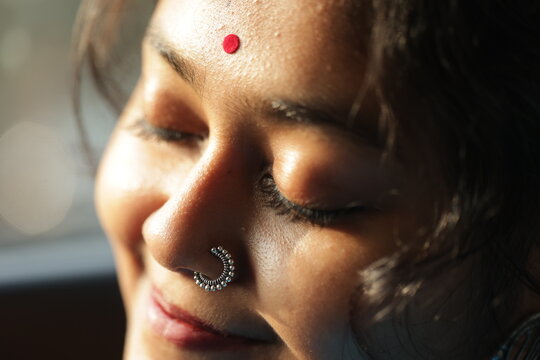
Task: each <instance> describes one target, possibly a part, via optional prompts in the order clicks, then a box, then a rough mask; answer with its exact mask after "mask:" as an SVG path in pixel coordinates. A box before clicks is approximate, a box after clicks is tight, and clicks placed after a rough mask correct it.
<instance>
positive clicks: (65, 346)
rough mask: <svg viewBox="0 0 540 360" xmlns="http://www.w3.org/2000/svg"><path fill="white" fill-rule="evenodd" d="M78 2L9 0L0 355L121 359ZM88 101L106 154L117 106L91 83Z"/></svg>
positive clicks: (0, 129) (0, 86)
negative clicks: (81, 60)
mask: <svg viewBox="0 0 540 360" xmlns="http://www.w3.org/2000/svg"><path fill="white" fill-rule="evenodd" d="M148 2H150V1H148ZM78 6H79V2H78V1H73V0H0V324H1V325H0V359H27V358H28V359H34V358H37V357H39V358H40V359H63V358H65V359H86V358H88V359H92V358H94V359H95V358H100V359H108V358H111V359H113V358H116V359H118V358H120V352H121V345H122V336H123V326H124V325H123V321H124V319H123V310H122V308H121V302H120V298H119V294H118V288H117V284H116V280H115V275H114V263H113V257H112V254H111V251H110V249H109V246H108V244H107V241H106V239H105V236H104V235H103V233H102V231H101V229H100V227H99V225H98V221H97V218H96V215H95V213H94V206H93V201H92V198H93V177H92V172H91V169H90V168H89V167H88V164H87V163H86V162H85V156H84V154H83V150H82V146H81V140H80V137H79V134H78V131H77V127H76V123H75V119H74V115H73V110H72V107H71V83H70V81H71V65H70V59H69V55H70V44H71V33H72V26H73V23H74V21H75V17H76V12H77V8H78ZM149 9H150V8H149V6H146V8H145V9H143V10H142V11H144V12H145V16H142V17H139V24H137V26H138V27H139V29H140V28H141V24H142V23H144V22H145V20H146V19H147V17H148V14H149ZM137 11H139V12H140V11H141V9H139V10H137ZM134 38H135V37H134ZM134 48H135V49H136V48H137V45H136V44H135V46H134ZM137 54H138V52H137V51H135V52H133V54H132V55H130V56H128V57H126V59H127V63H129V65H130V67H131V68H132V69H135V68H137V64H138V57H137ZM132 75H133V76H132V78H133V79H134V78H136V76H135V75H136V71H133V74H132ZM130 76H131V75H130ZM86 88H87V86H85V90H87V89H86ZM83 101H84V118H85V122H86V127H87V129H88V132H89V133H90V138H91V142H92V145H93V147H94V148H95V149H94V152H95V153H96V155H99V154H100V153H101V152H102V150H103V148H104V145H105V144H106V141H107V138H108V136H109V134H110V132H111V130H112V128H113V126H114V121H115V120H114V119H115V117H116V115H115V114H113V113H112V112H111V111H110V110H109V109H108V108H107V107H106V105H105V104H104V103H103V101H101V100H100V99H99V98H98V96H97V94H95V92H93V91H90V90H88V91H84V92H83ZM77 349H78V350H79V351H81V350H82V353H75V352H76V351H77Z"/></svg>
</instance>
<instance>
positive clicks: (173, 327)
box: [148, 289, 261, 351]
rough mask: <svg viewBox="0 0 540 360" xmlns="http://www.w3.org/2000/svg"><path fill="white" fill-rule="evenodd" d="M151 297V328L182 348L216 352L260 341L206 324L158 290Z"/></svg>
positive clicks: (149, 315)
mask: <svg viewBox="0 0 540 360" xmlns="http://www.w3.org/2000/svg"><path fill="white" fill-rule="evenodd" d="M149 300H150V301H149V307H148V320H149V322H150V326H151V328H152V330H153V331H154V332H155V333H156V334H158V335H159V336H161V337H163V338H165V339H166V340H167V341H169V342H171V343H174V344H176V345H178V346H180V347H182V348H185V349H190V350H208V351H216V350H231V349H236V348H238V347H245V346H249V345H255V344H260V343H261V342H260V341H257V340H253V339H249V338H247V337H242V336H237V335H232V334H227V333H224V332H222V331H219V330H217V329H215V328H213V327H212V326H210V325H208V324H205V323H204V322H203V321H201V320H200V319H198V318H196V317H194V316H193V315H191V314H190V313H188V312H187V311H185V310H183V309H181V308H179V307H176V306H174V305H172V304H170V303H168V302H167V301H166V300H165V299H164V298H163V296H162V294H161V293H160V292H159V291H158V290H157V289H153V290H152V291H151V294H150V299H149Z"/></svg>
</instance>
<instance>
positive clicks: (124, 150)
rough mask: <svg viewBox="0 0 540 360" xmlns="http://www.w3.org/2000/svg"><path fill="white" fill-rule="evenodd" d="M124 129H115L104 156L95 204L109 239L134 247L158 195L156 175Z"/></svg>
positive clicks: (157, 199)
mask: <svg viewBox="0 0 540 360" xmlns="http://www.w3.org/2000/svg"><path fill="white" fill-rule="evenodd" d="M122 132H123V131H122V130H116V132H115V134H114V135H113V138H112V139H111V141H110V143H109V145H108V148H107V151H106V153H105V155H104V157H103V159H102V162H101V165H100V169H99V173H98V177H97V182H96V205H97V211H98V215H99V218H100V221H101V222H102V225H103V227H104V229H105V231H106V232H107V235H109V239H110V240H111V241H112V242H113V243H116V242H117V241H123V242H125V244H124V245H128V246H133V245H136V243H137V242H138V241H140V225H141V223H142V221H143V220H144V219H145V218H146V217H147V215H148V214H146V213H147V212H148V211H151V210H150V209H152V208H155V207H154V203H156V202H159V196H156V191H155V188H156V184H155V183H154V182H153V181H152V180H151V179H152V178H153V177H154V176H155V175H156V174H155V173H154V171H152V170H150V169H151V168H150V169H149V167H148V161H147V160H146V159H145V155H144V151H142V149H141V148H140V146H138V144H137V142H136V141H135V140H131V139H129V137H128V136H126V135H125V134H123V133H122ZM155 178H159V177H155ZM120 239H121V240H120Z"/></svg>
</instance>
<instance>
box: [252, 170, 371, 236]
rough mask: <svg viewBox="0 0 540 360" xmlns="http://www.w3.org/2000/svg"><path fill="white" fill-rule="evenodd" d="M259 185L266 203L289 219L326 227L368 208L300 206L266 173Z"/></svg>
mask: <svg viewBox="0 0 540 360" xmlns="http://www.w3.org/2000/svg"><path fill="white" fill-rule="evenodd" d="M258 187H259V191H260V192H261V194H262V195H263V201H264V205H265V206H267V207H269V208H271V209H274V210H275V211H276V212H277V214H278V215H283V216H287V217H288V218H289V220H290V221H293V222H304V223H309V224H311V225H315V226H320V227H325V226H329V225H332V224H333V223H334V222H335V221H337V220H338V219H339V218H340V217H342V216H344V215H347V214H351V213H357V212H363V211H366V210H367V208H366V207H364V206H354V207H350V208H343V209H336V210H324V209H315V208H312V207H304V206H300V205H298V204H295V203H293V202H292V201H290V200H289V199H287V198H286V197H285V196H283V195H282V194H281V192H280V191H279V189H278V187H277V185H276V183H275V181H274V178H273V177H272V175H270V174H266V175H265V176H263V177H262V178H261V180H260V181H259V184H258Z"/></svg>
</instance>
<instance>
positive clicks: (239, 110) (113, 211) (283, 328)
mask: <svg viewBox="0 0 540 360" xmlns="http://www.w3.org/2000/svg"><path fill="white" fill-rule="evenodd" d="M349 11H350V9H348V8H347V6H346V5H345V4H341V3H340V2H336V1H317V5H316V6H314V5H313V2H312V1H307V0H294V1H291V0H287V1H285V0H283V1H273V2H271V4H270V3H267V2H263V1H242V2H236V1H235V2H231V1H229V2H223V1H219V2H218V1H210V0H204V1H203V0H201V1H180V0H163V1H160V2H159V3H158V5H157V8H156V10H155V13H154V16H153V18H152V21H151V25H150V28H151V30H150V31H149V33H150V34H152V35H151V36H149V37H147V38H146V39H145V41H144V43H143V67H142V75H141V78H140V81H139V82H138V85H137V87H136V89H135V91H134V93H133V95H132V98H131V100H130V102H129V104H128V105H127V107H126V109H125V111H124V113H123V114H122V116H121V118H120V120H119V122H118V126H117V128H116V130H115V132H114V134H113V136H112V138H111V140H110V144H109V146H108V149H107V151H106V154H105V156H104V158H103V160H102V163H101V166H100V171H99V175H98V178H97V188H96V203H97V209H98V213H99V217H100V219H101V222H102V225H103V227H104V229H105V231H106V233H107V235H108V237H109V239H110V241H111V244H112V246H113V250H114V252H115V256H116V260H117V267H118V273H119V279H120V285H121V290H122V294H123V298H124V301H125V305H126V311H127V316H128V334H127V342H126V352H125V358H126V359H165V360H166V359H229V358H230V359H233V358H234V359H239V358H241V359H264V358H267V359H342V358H343V359H347V358H356V359H358V358H359V357H360V356H361V355H360V353H361V350H360V349H359V347H358V344H357V342H356V339H357V338H358V333H357V331H355V330H354V328H355V326H353V324H354V323H355V320H356V319H354V318H352V316H353V315H352V314H353V313H355V312H356V311H351V306H350V305H351V304H355V306H357V307H358V308H357V309H354V310H361V307H362V304H361V302H359V301H357V300H358V288H359V286H360V285H361V278H360V276H359V275H358V274H359V272H360V271H361V270H362V269H365V268H366V267H367V266H368V265H369V264H371V263H372V262H373V261H375V260H377V259H379V258H381V257H383V256H385V255H389V254H391V253H392V252H393V251H395V249H396V246H397V245H398V244H400V243H406V242H409V241H413V240H414V239H415V236H416V233H417V231H418V229H420V228H421V227H422V225H423V222H422V221H421V220H422V219H424V222H425V219H426V218H427V217H426V216H425V214H424V213H423V211H422V210H421V209H423V208H425V202H426V200H425V199H426V198H428V195H427V194H425V193H424V192H423V191H422V190H421V189H422V187H421V186H417V187H413V186H412V185H411V184H418V179H413V178H412V177H411V176H410V175H409V174H407V173H406V172H405V171H404V170H403V167H401V166H399V165H398V164H395V165H391V164H386V163H382V162H381V161H380V157H381V154H382V151H381V149H380V148H378V147H377V146H376V141H372V140H373V139H371V138H370V136H371V135H372V134H374V133H376V126H377V125H376V111H375V110H373V109H375V106H374V105H373V104H369V103H368V104H366V106H364V107H363V108H362V110H361V113H360V119H361V121H360V122H359V123H358V124H357V126H355V127H353V128H348V129H347V128H345V127H344V126H343V125H342V124H324V123H319V122H310V121H291V120H290V119H289V120H287V119H282V118H280V117H279V116H272V115H269V114H268V113H267V112H265V111H264V109H266V108H267V105H268V103H271V102H272V100H275V99H286V100H287V101H293V102H297V103H301V104H308V105H309V106H310V107H312V106H317V107H322V108H325V109H331V112H332V113H333V114H337V117H338V118H340V119H346V114H347V112H348V109H349V108H350V106H351V105H352V103H353V102H354V99H355V96H356V93H357V91H358V87H359V84H361V82H362V79H363V78H364V73H363V68H364V67H363V65H362V63H363V57H362V44H361V43H359V42H358V41H355V40H354V39H356V38H360V37H358V36H356V35H357V34H355V33H354V31H353V29H352V28H350V27H349V26H348V25H347V24H348V23H349V22H348V20H347V17H346V15H347V14H348V13H349ZM230 33H235V34H237V35H238V36H239V37H240V39H241V47H240V49H239V51H238V52H237V53H235V54H233V55H229V54H226V53H225V52H224V51H223V49H222V47H221V41H222V39H223V38H224V37H225V36H226V35H228V34H230ZM156 44H157V45H156ZM163 47H166V48H167V50H168V51H169V50H170V51H174V52H175V53H177V54H180V55H181V56H182V57H185V58H186V59H187V61H188V62H189V63H192V64H193V67H194V68H195V69H194V71H193V72H192V73H191V75H192V76H191V77H189V78H188V80H186V79H184V78H182V76H180V75H179V74H177V72H176V71H175V70H174V69H173V68H172V67H171V65H170V64H169V63H168V62H167V61H166V60H165V59H164V57H163V56H162V55H160V53H159V50H160V49H163ZM306 106H307V105H306ZM141 118H143V119H144V121H146V122H147V123H148V124H150V125H151V126H153V127H156V128H166V129H171V130H173V131H175V132H176V133H182V134H190V136H188V138H187V139H186V140H183V141H170V142H167V141H160V140H158V139H156V138H155V137H149V136H140V132H138V131H135V130H134V128H133V126H134V125H133V124H134V123H136V122H137V121H138V120H139V119H141ZM267 173H271V174H272V176H273V178H274V180H275V183H276V186H277V188H278V189H279V191H280V193H281V195H282V196H283V197H285V198H287V199H288V200H289V201H291V202H294V203H296V204H299V205H303V206H306V207H316V208H322V209H344V208H347V207H350V206H354V205H356V204H365V205H366V206H367V209H366V210H365V211H363V212H351V213H348V214H345V215H342V216H339V217H338V218H337V219H336V220H335V221H334V222H332V223H330V224H324V226H321V225H317V224H313V223H311V222H310V221H306V220H299V219H293V218H292V217H291V216H285V215H280V214H279V210H276V209H274V208H271V207H269V206H268V204H267V202H265V199H264V194H261V191H260V190H259V187H258V184H259V183H260V181H261V178H262V177H264V176H265V174H267ZM395 194H399V196H394V195H395ZM218 245H222V246H223V247H224V248H225V249H227V250H229V252H230V253H231V254H233V256H234V260H235V263H236V267H237V278H236V279H235V281H234V282H233V283H231V285H230V286H229V287H227V289H225V290H224V291H220V292H215V293H207V292H204V291H202V290H201V289H200V288H199V287H198V286H196V285H195V283H194V281H193V278H192V277H193V271H199V272H202V273H205V274H208V275H209V276H211V277H216V276H217V275H219V273H220V271H221V263H220V262H219V261H218V260H216V258H215V257H213V256H211V255H210V253H209V250H210V248H212V247H214V246H218ZM153 287H154V288H157V289H159V291H160V292H161V293H162V294H163V296H164V297H165V298H166V299H167V301H168V302H170V303H172V304H174V305H176V306H178V307H181V308H183V309H185V310H186V311H188V312H189V313H191V314H193V315H195V316H196V317H198V318H199V319H201V320H203V321H204V322H205V323H208V324H211V325H212V326H214V327H215V328H217V329H219V330H221V331H224V332H227V333H231V334H236V335H243V336H250V337H252V338H255V339H257V340H260V341H261V342H262V344H259V345H253V346H247V347H241V348H238V349H232V350H229V351H225V352H223V351H220V352H212V351H206V350H197V351H195V350H187V349H184V348H182V347H179V346H176V345H174V344H171V343H169V342H168V341H167V340H165V339H163V338H162V337H160V336H158V335H157V334H155V333H153V332H152V330H151V329H149V326H148V323H147V320H146V318H145V313H146V308H145V307H146V306H147V304H146V301H147V299H148V297H149V293H150V289H151V288H153Z"/></svg>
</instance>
